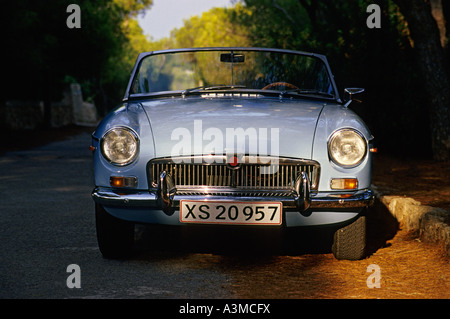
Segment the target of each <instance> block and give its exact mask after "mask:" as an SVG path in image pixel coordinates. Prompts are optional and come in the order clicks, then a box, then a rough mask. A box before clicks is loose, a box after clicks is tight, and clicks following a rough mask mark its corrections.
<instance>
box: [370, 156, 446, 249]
mask: <svg viewBox="0 0 450 319" xmlns="http://www.w3.org/2000/svg"><path fill="white" fill-rule="evenodd" d="M449 180H450V163H449V162H439V163H437V162H433V161H430V160H399V159H394V158H390V157H388V156H381V157H378V158H375V162H374V175H373V182H374V184H375V185H374V186H373V188H374V191H375V193H376V194H377V199H378V200H379V201H380V202H381V203H382V204H383V205H384V206H385V207H386V208H387V209H388V210H389V212H390V213H391V214H392V216H393V217H394V218H395V219H396V220H397V221H398V222H399V224H400V227H401V228H402V229H406V230H407V231H411V232H413V233H415V235H416V236H417V237H418V238H419V239H420V240H423V241H427V242H432V243H435V244H437V245H439V246H441V247H442V249H443V250H444V251H445V253H446V255H447V256H448V257H450V183H449Z"/></svg>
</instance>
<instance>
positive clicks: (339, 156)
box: [328, 128, 367, 167]
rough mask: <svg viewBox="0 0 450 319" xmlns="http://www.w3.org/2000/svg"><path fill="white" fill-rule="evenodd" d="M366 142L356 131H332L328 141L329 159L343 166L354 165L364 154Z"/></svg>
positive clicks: (359, 161) (358, 162)
mask: <svg viewBox="0 0 450 319" xmlns="http://www.w3.org/2000/svg"><path fill="white" fill-rule="evenodd" d="M366 150H367V143H366V140H365V139H364V137H363V136H362V135H361V133H359V132H358V131H355V130H353V129H347V128H346V129H341V130H338V131H336V132H334V133H333V134H332V135H331V137H330V140H329V141H328V153H329V155H330V159H331V160H332V161H333V162H334V163H335V164H337V165H339V166H343V167H354V166H357V165H358V164H360V163H361V162H362V160H363V159H364V156H365V155H366Z"/></svg>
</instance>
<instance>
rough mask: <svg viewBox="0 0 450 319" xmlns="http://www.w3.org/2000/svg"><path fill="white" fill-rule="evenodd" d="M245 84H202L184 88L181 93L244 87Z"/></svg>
mask: <svg viewBox="0 0 450 319" xmlns="http://www.w3.org/2000/svg"><path fill="white" fill-rule="evenodd" d="M242 88H245V85H202V86H198V87H195V88H190V89H186V90H183V91H182V92H181V95H188V94H190V93H196V92H202V91H209V90H227V89H242Z"/></svg>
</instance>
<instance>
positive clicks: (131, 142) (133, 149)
mask: <svg viewBox="0 0 450 319" xmlns="http://www.w3.org/2000/svg"><path fill="white" fill-rule="evenodd" d="M114 135H115V137H114ZM118 136H122V138H124V139H126V141H127V143H126V147H127V149H126V150H125V152H126V153H129V154H125V155H124V157H123V158H118V157H117V155H114V154H113V152H112V150H111V149H112V148H114V146H113V143H114V141H113V140H111V139H114V138H117V137H118ZM116 147H117V145H116ZM100 150H101V153H102V156H103V158H104V159H105V160H106V161H107V162H108V163H110V164H112V165H115V166H126V165H129V164H131V163H133V162H134V161H135V160H136V158H137V156H138V154H139V137H138V134H137V133H136V132H135V131H134V130H133V129H131V128H129V127H126V126H116V127H113V128H111V129H109V130H108V131H106V132H105V134H103V136H102V138H101V140H100Z"/></svg>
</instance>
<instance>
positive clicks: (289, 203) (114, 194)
mask: <svg viewBox="0 0 450 319" xmlns="http://www.w3.org/2000/svg"><path fill="white" fill-rule="evenodd" d="M346 194H347V195H348V193H336V194H335V193H329V194H326V195H323V194H319V193H317V194H311V197H310V206H309V208H310V209H327V208H328V209H329V208H333V209H343V208H362V207H367V206H371V205H372V204H373V203H374V201H375V195H374V193H373V191H372V190H370V189H365V190H362V191H359V192H357V193H355V194H352V195H351V196H350V197H340V195H346ZM92 198H93V200H94V201H95V202H96V203H99V204H102V205H106V206H122V207H124V208H126V207H147V208H154V209H161V210H162V207H161V204H160V202H159V201H158V194H157V193H156V192H149V191H145V190H137V191H123V190H117V189H112V188H106V187H96V188H95V189H94V190H93V192H92ZM181 200H204V201H214V200H217V201H219V200H220V201H230V202H233V201H251V202H258V201H265V202H267V201H274V202H281V203H283V208H288V209H291V208H294V209H296V208H297V202H296V200H295V198H294V197H278V196H213V195H175V196H174V198H173V199H172V208H173V209H178V208H179V205H180V201H181Z"/></svg>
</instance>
